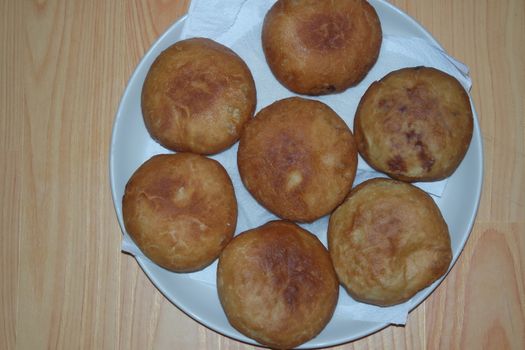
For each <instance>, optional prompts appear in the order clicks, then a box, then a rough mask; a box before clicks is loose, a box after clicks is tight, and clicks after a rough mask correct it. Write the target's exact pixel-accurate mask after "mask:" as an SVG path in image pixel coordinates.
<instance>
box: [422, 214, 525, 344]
mask: <svg viewBox="0 0 525 350" xmlns="http://www.w3.org/2000/svg"><path fill="white" fill-rule="evenodd" d="M524 254H525V224H524V223H523V222H521V223H501V224H493V223H489V224H486V223H483V224H479V225H476V229H475V232H474V234H473V235H472V237H471V239H470V241H469V243H468V244H467V247H466V249H465V251H464V252H463V255H462V256H461V257H460V259H459V260H458V262H457V264H456V266H455V267H454V269H453V270H452V272H451V273H450V274H449V276H448V277H447V278H446V279H445V281H444V283H443V284H442V285H441V286H440V287H439V289H438V290H437V291H436V292H435V293H434V294H435V297H434V298H432V299H431V300H430V301H429V302H428V303H427V311H428V315H429V316H430V317H429V320H432V322H429V323H428V324H427V328H426V332H427V334H428V339H429V340H428V341H429V346H430V347H431V348H436V349H437V348H440V349H463V348H467V347H468V348H473V349H523V348H525V278H524V277H525V266H524V263H523V256H524Z"/></svg>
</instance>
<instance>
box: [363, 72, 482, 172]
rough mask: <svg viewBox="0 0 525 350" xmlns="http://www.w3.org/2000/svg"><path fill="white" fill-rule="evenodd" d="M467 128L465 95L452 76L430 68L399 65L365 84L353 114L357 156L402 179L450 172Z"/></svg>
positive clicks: (461, 149) (468, 111)
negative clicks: (362, 94)
mask: <svg viewBox="0 0 525 350" xmlns="http://www.w3.org/2000/svg"><path fill="white" fill-rule="evenodd" d="M472 131H473V117H472V110H471V107H470V101H469V97H468V95H467V93H466V91H465V90H464V89H463V87H462V86H461V85H460V83H459V82H458V81H457V80H456V79H455V78H454V77H452V76H450V75H448V74H446V73H444V72H441V71H439V70H437V69H434V68H427V67H414V68H404V69H400V70H397V71H394V72H391V73H390V74H388V75H386V76H385V77H384V78H383V79H381V80H379V81H378V82H375V83H373V84H372V85H370V87H369V88H368V90H367V91H366V93H365V94H364V96H363V97H362V99H361V101H360V103H359V106H358V108H357V112H356V116H355V119H354V132H355V137H356V142H357V147H358V149H359V153H360V154H361V156H362V157H363V158H364V159H365V160H366V161H367V163H368V164H370V166H372V167H373V168H375V169H376V170H378V171H381V172H384V173H386V174H388V175H389V176H391V177H393V178H395V179H398V180H403V181H434V180H439V179H443V178H446V177H448V176H450V175H451V174H452V173H453V172H454V171H455V170H456V168H457V167H458V166H459V164H460V163H461V160H462V159H463V157H464V156H465V153H466V152H467V149H468V146H469V144H470V140H471V138H472Z"/></svg>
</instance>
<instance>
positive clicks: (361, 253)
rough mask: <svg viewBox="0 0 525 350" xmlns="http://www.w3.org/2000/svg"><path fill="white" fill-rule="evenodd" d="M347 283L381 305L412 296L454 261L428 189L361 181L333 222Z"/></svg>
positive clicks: (331, 242)
mask: <svg viewBox="0 0 525 350" xmlns="http://www.w3.org/2000/svg"><path fill="white" fill-rule="evenodd" d="M328 248H329V251H330V255H331V257H332V261H333V264H334V267H335V270H336V272H337V276H338V278H339V281H340V282H341V284H342V285H343V286H344V287H345V288H346V290H347V292H348V293H349V294H350V295H351V296H352V297H353V298H355V299H356V300H359V301H362V302H365V303H370V304H376V305H381V306H388V305H394V304H398V303H402V302H404V301H406V300H408V299H410V298H411V297H412V296H413V295H415V294H416V293H417V292H418V291H420V290H422V289H423V288H425V287H427V286H429V285H430V284H432V283H433V282H434V281H436V280H437V279H438V278H440V277H441V276H442V275H443V274H444V273H445V272H446V271H447V269H448V266H449V265H450V262H451V260H452V251H451V246H450V237H449V233H448V228H447V224H446V223H445V221H444V219H443V217H442V216H441V213H440V211H439V208H438V207H437V206H436V204H435V203H434V201H433V200H432V198H431V197H430V196H429V195H428V194H426V193H425V192H424V191H422V190H420V189H418V188H417V187H415V186H412V185H410V184H408V183H404V182H400V181H396V180H391V179H372V180H368V181H366V182H364V183H362V184H360V185H359V186H356V187H355V188H354V189H353V190H352V192H350V195H349V196H348V198H347V199H346V200H345V202H344V203H343V204H342V205H341V206H340V207H339V208H337V209H336V210H335V211H334V213H333V214H332V216H331V217H330V222H329V226H328Z"/></svg>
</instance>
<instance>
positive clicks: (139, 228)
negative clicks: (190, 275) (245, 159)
mask: <svg viewBox="0 0 525 350" xmlns="http://www.w3.org/2000/svg"><path fill="white" fill-rule="evenodd" d="M122 214H123V217H124V224H125V227H126V231H127V232H128V234H129V235H130V236H131V238H132V239H133V240H134V241H135V243H136V244H137V245H138V247H139V248H140V250H141V251H142V252H143V253H144V254H145V255H146V256H147V257H148V258H150V259H151V260H152V261H154V262H155V263H156V264H158V265H160V266H162V267H164V268H166V269H168V270H171V271H176V272H189V271H195V270H199V269H202V268H204V267H205V266H207V265H208V264H210V263H211V262H212V261H213V260H215V259H216V258H217V257H218V256H219V254H220V252H221V251H222V249H223V248H224V247H225V246H226V244H227V243H228V242H229V241H230V239H231V238H232V237H233V233H234V231H235V227H236V224H237V201H236V199H235V193H234V189H233V185H232V182H231V180H230V178H229V176H228V174H227V173H226V171H225V170H224V168H223V167H222V165H220V163H218V162H217V161H215V160H212V159H208V158H205V157H203V156H199V155H195V154H191V153H177V154H170V155H157V156H154V157H152V158H151V159H149V160H148V161H146V162H145V163H144V164H142V165H141V166H140V167H139V168H138V169H137V171H136V172H135V173H134V174H133V176H132V177H131V178H130V180H129V181H128V183H127V185H126V191H125V194H124V197H123V199H122Z"/></svg>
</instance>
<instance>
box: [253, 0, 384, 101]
mask: <svg viewBox="0 0 525 350" xmlns="http://www.w3.org/2000/svg"><path fill="white" fill-rule="evenodd" d="M381 40H382V32H381V24H380V22H379V17H378V16H377V14H376V12H375V10H374V8H373V7H372V6H371V5H370V4H369V3H368V2H366V1H364V0H338V1H320V0H303V1H296V0H280V1H277V2H276V3H275V4H274V5H273V7H272V8H271V9H270V11H269V12H268V13H267V15H266V17H265V20H264V24H263V30H262V44H263V49H264V54H265V56H266V61H267V62H268V65H269V66H270V69H271V70H272V72H273V73H274V75H275V77H276V78H277V80H279V81H280V82H281V83H282V84H283V85H284V86H286V87H287V88H288V89H290V90H292V91H294V92H297V93H300V94H307V95H321V94H329V93H333V92H338V91H343V90H345V89H347V88H348V87H350V86H352V85H355V84H357V83H358V82H360V81H361V80H362V79H363V78H364V77H365V75H366V74H367V73H368V71H369V70H370V68H372V66H373V65H374V63H375V62H376V60H377V56H378V55H379V48H380V47H381Z"/></svg>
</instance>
